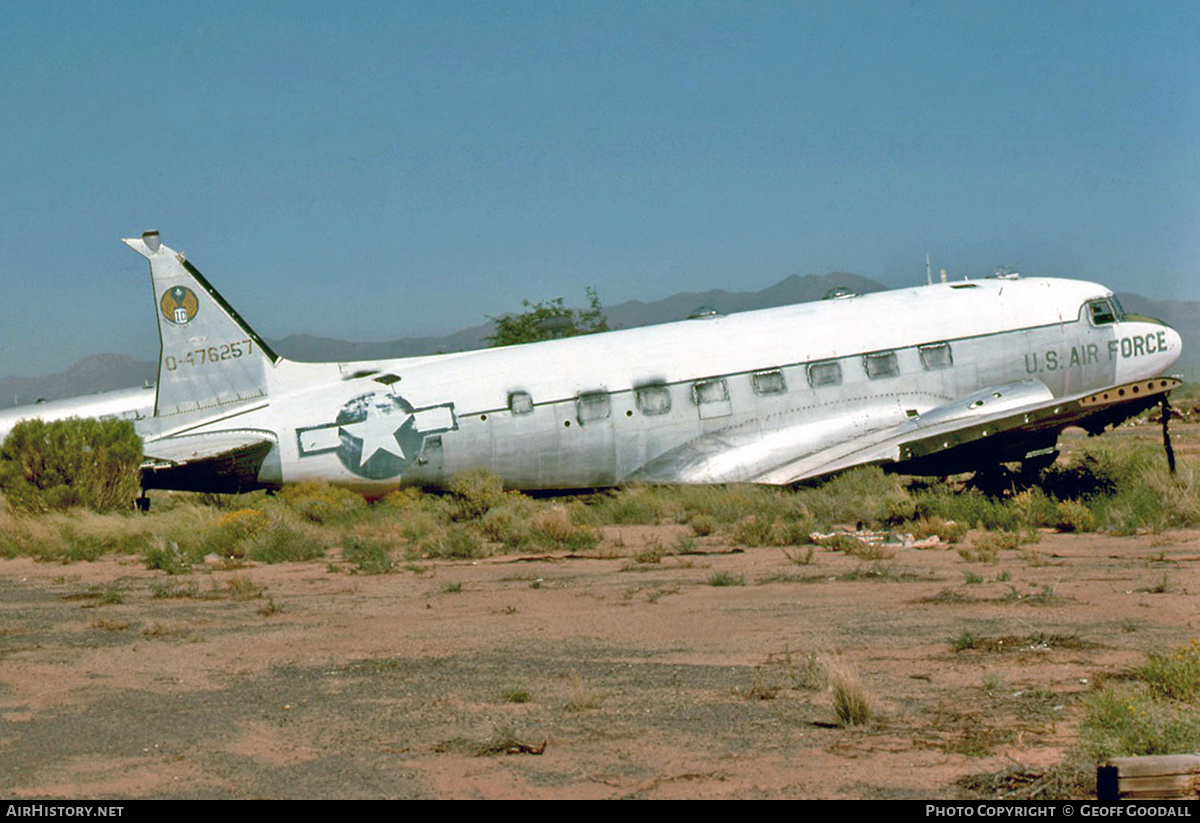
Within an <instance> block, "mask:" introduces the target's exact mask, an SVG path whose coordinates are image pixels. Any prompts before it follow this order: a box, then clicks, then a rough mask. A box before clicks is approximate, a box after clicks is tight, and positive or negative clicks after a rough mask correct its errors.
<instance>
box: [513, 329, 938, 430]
mask: <svg viewBox="0 0 1200 823" xmlns="http://www.w3.org/2000/svg"><path fill="white" fill-rule="evenodd" d="M917 351H918V353H919V355H920V357H921V365H922V366H923V367H924V368H925V370H926V371H933V370H936V369H946V368H949V367H950V366H953V365H954V357H953V355H952V354H951V351H950V344H949V343H933V344H931V345H928V346H919V347H918V348H917ZM863 370H864V371H865V372H866V373H867V377H868V378H870V379H871V380H882V379H883V378H886V377H896V376H898V375H899V374H900V363H899V360H898V359H897V357H896V353H895V352H894V351H888V352H873V353H871V354H866V355H863ZM805 372H806V374H807V376H808V384H809V385H810V386H812V387H813V388H814V389H819V388H821V387H823V386H839V385H841V383H842V364H841V361H839V360H825V361H821V362H818V363H809V364H808V365H807V366H805ZM750 382H751V385H752V386H753V388H754V393H755V394H757V395H762V396H766V395H773V394H786V393H787V381H786V380H785V379H784V376H783V371H781V370H780V369H770V370H768V371H760V372H754V373H753V374H751V375H750ZM634 395H635V397H636V398H637V407H638V411H640V412H641V413H642V414H645V415H651V416H653V415H659V414H667V413H668V412H670V411H671V392H670V389H669V388H668V387H667V386H665V385H661V384H656V385H651V386H640V387H638V388H637V389H635V390H634ZM692 401H693V402H694V403H695V404H696V405H697V406H706V405H712V404H718V403H728V402H729V386H728V384H726V382H725V379H724V378H718V379H716V380H700V381H698V382H696V383H693V384H692ZM575 402H576V406H577V410H578V417H579V422H580V423H587V422H589V421H596V420H604V419H606V418H607V417H608V416H609V415H610V414H611V403H610V400H609V395H608V393H607V392H585V393H584V394H581V395H579V396H578V397H577V398H576V401H575ZM508 408H509V410H510V411H511V412H512V413H513V414H529V413H530V412H532V411H533V398H532V397H531V396H530V394H529V392H523V391H518V392H513V393H512V394H510V395H509V396H508Z"/></svg>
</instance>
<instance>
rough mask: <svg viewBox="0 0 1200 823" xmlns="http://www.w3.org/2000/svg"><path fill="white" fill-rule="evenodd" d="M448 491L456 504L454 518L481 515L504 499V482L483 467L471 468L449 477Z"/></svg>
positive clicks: (472, 518) (460, 518) (471, 518)
mask: <svg viewBox="0 0 1200 823" xmlns="http://www.w3.org/2000/svg"><path fill="white" fill-rule="evenodd" d="M449 486H450V492H451V494H453V495H454V497H455V502H456V504H457V506H456V509H455V512H454V519H455V520H474V519H476V518H479V517H483V516H484V515H485V514H487V513H488V511H490V510H491V509H492V508H493V507H495V506H498V505H499V504H500V503H501V501H503V499H504V482H503V481H502V480H501V479H500V478H499V477H498V476H496V475H495V474H492V473H491V472H489V471H486V470H484V469H472V470H470V471H465V472H461V473H459V474H456V475H454V476H453V477H451V478H450V484H449Z"/></svg>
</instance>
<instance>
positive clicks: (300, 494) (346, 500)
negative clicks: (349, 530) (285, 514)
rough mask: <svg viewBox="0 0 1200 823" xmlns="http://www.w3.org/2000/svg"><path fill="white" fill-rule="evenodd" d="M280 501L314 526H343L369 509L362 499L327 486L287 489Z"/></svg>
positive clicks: (316, 485) (292, 486)
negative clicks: (332, 524) (335, 524)
mask: <svg viewBox="0 0 1200 823" xmlns="http://www.w3.org/2000/svg"><path fill="white" fill-rule="evenodd" d="M280 497H282V498H283V503H284V505H285V506H287V507H288V508H289V509H291V510H292V511H294V512H295V513H296V514H298V515H300V516H301V517H302V518H304V519H305V520H308V521H310V522H312V523H321V524H326V523H339V522H343V521H345V520H348V519H349V518H351V517H353V516H354V515H356V514H358V513H360V512H362V511H364V510H365V509H366V507H367V504H366V501H365V500H363V499H362V496H361V495H358V494H355V493H354V492H352V491H349V490H348V489H342V488H338V487H337V486H330V485H329V484H327V483H295V484H291V485H287V486H284V487H283V491H282V492H281V493H280Z"/></svg>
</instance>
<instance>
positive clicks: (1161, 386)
mask: <svg viewBox="0 0 1200 823" xmlns="http://www.w3.org/2000/svg"><path fill="white" fill-rule="evenodd" d="M124 242H125V243H126V244H128V245H129V246H130V247H131V248H133V249H134V250H135V251H137V252H138V253H139V254H141V255H143V256H144V257H146V259H147V260H149V262H150V271H151V275H152V279H153V282H154V294H155V295H156V296H157V303H156V308H157V314H158V325H159V331H160V336H161V340H162V351H161V356H160V361H159V379H158V384H157V394H156V398H155V404H154V412H153V415H152V416H148V417H146V418H145V419H143V420H140V421H138V423H137V427H138V431H139V433H140V434H141V435H142V437H143V440H144V443H145V454H146V464H145V465H144V468H143V483H144V485H145V487H146V488H171V489H185V490H200V491H221V492H234V491H243V490H249V489H255V488H277V487H279V486H281V485H282V484H284V483H293V482H298V481H304V480H317V479H319V480H326V481H329V482H331V483H335V484H337V485H340V486H345V487H348V488H351V489H354V490H356V491H358V492H360V493H362V494H363V495H365V496H368V497H378V496H381V495H383V494H386V493H387V492H388V491H390V490H392V489H395V488H397V487H399V486H402V485H417V486H425V487H435V488H436V487H443V486H445V485H446V484H447V482H448V480H449V478H450V477H451V476H452V475H454V474H455V473H457V472H461V471H464V470H467V469H476V468H479V469H487V470H489V471H492V472H495V473H496V474H497V475H499V476H500V477H501V478H502V479H503V481H504V483H505V485H506V486H507V487H510V488H514V489H524V490H538V489H577V488H591V487H605V486H615V485H619V484H621V483H626V482H635V481H637V482H648V483H731V482H748V483H764V484H774V485H787V484H792V483H796V482H798V481H801V480H805V479H808V478H814V477H820V476H823V475H828V474H832V473H834V472H838V471H842V470H844V469H848V468H851V467H854V466H859V465H865V464H877V465H882V466H884V467H885V468H887V469H889V470H896V471H901V472H906V473H912V474H949V473H955V472H960V471H970V470H974V469H979V468H984V467H988V466H993V465H996V464H998V463H1002V462H1010V461H1024V462H1028V463H1032V464H1034V465H1037V464H1043V463H1049V462H1050V461H1052V460H1053V458H1054V455H1055V454H1056V453H1057V451H1056V444H1057V438H1058V435H1059V433H1060V432H1061V431H1062V429H1063V428H1064V427H1066V426H1068V425H1080V426H1083V427H1085V428H1087V429H1088V430H1089V431H1092V432H1099V431H1102V430H1103V429H1104V428H1105V427H1106V426H1108V425H1110V424H1114V423H1117V422H1120V421H1122V420H1124V419H1126V418H1127V417H1129V416H1131V415H1133V414H1135V413H1137V412H1138V411H1141V410H1142V409H1145V408H1148V407H1149V406H1151V405H1154V404H1155V403H1158V402H1159V401H1160V400H1161V399H1162V398H1164V397H1165V395H1166V393H1167V392H1169V391H1170V390H1171V389H1173V388H1175V387H1176V386H1178V385H1179V383H1180V381H1179V380H1178V379H1176V378H1173V377H1166V376H1164V373H1165V371H1166V370H1167V369H1169V368H1170V366H1171V365H1172V364H1173V363H1174V362H1175V361H1176V360H1177V359H1178V358H1179V355H1180V353H1181V341H1180V337H1179V335H1178V333H1176V332H1175V330H1174V329H1172V328H1170V327H1169V326H1167V325H1166V324H1164V323H1162V322H1160V321H1158V320H1154V319H1151V318H1147V317H1140V316H1133V315H1128V314H1125V313H1124V312H1123V310H1122V309H1121V307H1120V305H1119V303H1118V302H1117V300H1116V298H1115V297H1114V296H1113V294H1112V292H1111V291H1109V290H1108V289H1106V288H1105V287H1103V286H1100V285H1097V284H1095V283H1087V282H1081V281H1074V280H1058V279H1047V278H1020V277H1019V276H1016V275H1006V276H1003V277H1000V278H995V279H985V280H979V281H963V282H953V283H940V284H934V285H928V286H923V287H919V288H911V289H902V290H897V291H888V292H880V293H877V294H871V295H864V296H851V297H846V298H843V299H834V300H825V301H818V302H814V303H803V304H799V305H795V306H788V307H783V308H775V309H765V310H760V311H752V312H745V313H742V314H735V315H730V316H726V317H721V316H705V317H699V318H697V319H690V320H685V321H681V322H676V323H667V324H664V325H659V326H649V327H645V328H637V329H629V330H624V331H614V332H607V333H603V334H595V335H588V336H584V337H574V338H568V339H562V340H553V341H548V342H543V343H531V344H527V345H521V346H511V347H506V348H497V349H485V350H480V351H469V352H461V353H456V354H442V355H433V356H427V357H413V358H404V359H398V360H386V361H378V362H374V361H372V362H355V363H298V362H294V361H289V360H286V359H284V358H282V357H279V356H278V355H276V354H275V353H274V352H273V351H272V350H271V348H270V347H269V346H268V345H267V344H266V343H264V342H263V340H262V339H261V338H260V337H259V336H258V335H257V334H255V332H254V330H253V329H251V328H250V326H249V325H247V324H246V322H245V321H243V320H242V318H241V317H240V316H238V314H237V312H235V311H234V310H233V308H232V307H230V305H229V304H228V303H227V302H226V301H225V300H224V299H223V298H222V297H221V296H220V294H218V293H217V291H216V289H214V288H213V287H212V286H211V285H210V284H209V282H208V281H207V280H206V279H205V278H204V277H203V276H202V275H201V274H200V272H199V271H198V270H197V269H196V268H195V267H194V266H192V264H191V263H190V262H188V261H187V260H186V259H185V258H184V256H183V255H182V254H179V253H177V252H175V251H173V250H172V249H170V248H168V247H167V246H164V245H162V243H161V241H160V238H159V235H158V233H157V232H147V233H146V234H144V235H142V237H141V238H136V239H127V240H125V241H124Z"/></svg>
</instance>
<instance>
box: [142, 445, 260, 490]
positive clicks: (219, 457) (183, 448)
mask: <svg viewBox="0 0 1200 823" xmlns="http://www.w3.org/2000/svg"><path fill="white" fill-rule="evenodd" d="M277 445H278V443H277V441H276V439H275V437H274V435H272V434H270V433H269V432H264V431H257V430H253V429H244V430H237V431H223V432H211V433H207V434H193V435H179V436H176V437H164V438H162V439H161V440H151V441H149V442H148V443H146V445H145V455H146V457H145V460H144V461H143V462H142V486H143V487H144V488H147V489H179V490H182V491H197V492H225V493H237V492H244V491H251V490H252V489H261V488H277V487H278V486H279V479H280V477H279V449H278V448H277Z"/></svg>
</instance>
